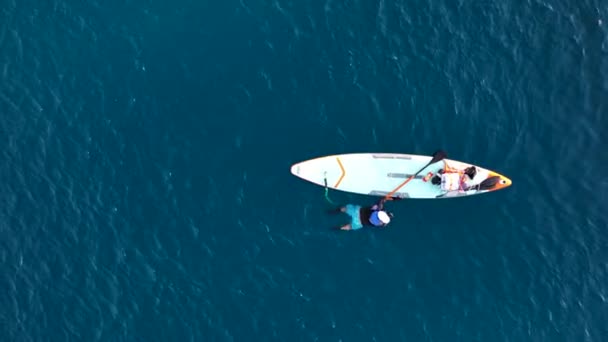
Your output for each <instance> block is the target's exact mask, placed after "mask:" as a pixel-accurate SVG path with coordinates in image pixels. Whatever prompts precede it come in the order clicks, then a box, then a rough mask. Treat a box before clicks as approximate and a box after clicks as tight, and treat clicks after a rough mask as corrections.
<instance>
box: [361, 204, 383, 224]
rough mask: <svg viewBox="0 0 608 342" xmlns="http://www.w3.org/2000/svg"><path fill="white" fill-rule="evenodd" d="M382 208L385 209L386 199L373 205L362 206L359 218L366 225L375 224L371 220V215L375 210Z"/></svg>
mask: <svg viewBox="0 0 608 342" xmlns="http://www.w3.org/2000/svg"><path fill="white" fill-rule="evenodd" d="M382 209H384V200H380V201H378V203H376V204H374V205H372V206H371V207H362V208H361V210H360V211H359V218H360V219H361V224H362V225H364V226H374V224H372V223H371V222H370V221H369V218H370V216H372V213H373V212H374V211H376V210H382Z"/></svg>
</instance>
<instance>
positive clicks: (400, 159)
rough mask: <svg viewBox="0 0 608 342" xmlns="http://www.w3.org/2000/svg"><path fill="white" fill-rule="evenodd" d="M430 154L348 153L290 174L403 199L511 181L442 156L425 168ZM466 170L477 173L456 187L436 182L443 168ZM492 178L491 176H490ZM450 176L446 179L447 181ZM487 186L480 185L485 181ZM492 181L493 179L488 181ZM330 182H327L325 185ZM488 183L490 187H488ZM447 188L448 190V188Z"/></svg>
mask: <svg viewBox="0 0 608 342" xmlns="http://www.w3.org/2000/svg"><path fill="white" fill-rule="evenodd" d="M431 160H432V157H431V156H422V155H413V154H395V153H349V154H337V155H330V156H324V157H319V158H314V159H310V160H305V161H302V162H299V163H296V164H293V165H292V166H291V173H292V174H293V175H294V176H297V177H299V178H301V179H303V180H306V181H309V182H311V183H314V184H317V185H320V186H325V185H327V187H328V188H330V189H334V190H340V191H346V192H351V193H356V194H362V195H370V196H386V195H388V194H391V196H392V197H400V198H453V197H461V196H470V195H478V194H482V193H486V192H491V191H496V190H500V189H504V188H506V187H509V186H510V185H511V180H510V179H509V178H507V177H505V176H503V175H501V174H498V173H496V172H494V171H491V170H488V169H485V168H482V167H479V166H477V165H472V164H467V163H463V162H460V161H456V160H451V159H443V160H440V161H438V162H436V163H433V164H431V165H429V166H427V167H426V168H424V170H422V171H421V172H420V173H419V174H418V175H417V176H416V177H415V178H412V179H410V181H409V182H407V183H406V184H405V185H403V183H404V182H405V181H406V180H407V179H409V178H411V176H412V175H414V174H415V173H416V172H418V171H419V170H420V169H421V168H422V167H424V166H425V165H426V164H428V163H429V162H430V161H431ZM446 166H447V170H451V171H454V170H456V171H458V170H460V171H463V170H464V169H466V168H467V167H470V166H475V168H476V171H477V173H476V175H475V177H473V179H471V178H470V177H468V176H464V177H463V178H461V179H462V183H460V184H459V185H457V186H456V188H457V189H455V188H450V187H448V186H445V184H444V186H443V187H442V185H441V184H433V182H432V178H433V177H435V176H438V177H441V176H442V175H441V174H440V173H439V171H440V170H446ZM489 178H492V179H489ZM445 179H447V178H444V180H445ZM484 180H485V181H486V182H485V183H483V184H484V186H481V187H480V184H482V182H484ZM489 181H490V182H489ZM326 183H327V184H326ZM487 183H490V184H491V186H490V187H488V186H487ZM445 188H448V189H449V190H447V189H445Z"/></svg>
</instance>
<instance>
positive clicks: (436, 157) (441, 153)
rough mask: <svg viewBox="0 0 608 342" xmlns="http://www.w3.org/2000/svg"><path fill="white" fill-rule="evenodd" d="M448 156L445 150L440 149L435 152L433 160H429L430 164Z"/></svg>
mask: <svg viewBox="0 0 608 342" xmlns="http://www.w3.org/2000/svg"><path fill="white" fill-rule="evenodd" d="M447 156H448V154H447V153H445V152H444V151H443V150H439V151H437V152H435V153H433V159H431V161H430V162H429V164H433V163H436V162H438V161H440V160H443V159H445V158H446V157H447Z"/></svg>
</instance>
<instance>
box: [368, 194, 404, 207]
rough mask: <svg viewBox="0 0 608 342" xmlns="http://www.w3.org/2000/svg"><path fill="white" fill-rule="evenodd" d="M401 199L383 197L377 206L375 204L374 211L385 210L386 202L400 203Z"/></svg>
mask: <svg viewBox="0 0 608 342" xmlns="http://www.w3.org/2000/svg"><path fill="white" fill-rule="evenodd" d="M400 199H401V197H389V198H384V197H382V198H381V199H380V200H379V201H378V202H376V204H374V205H373V206H372V210H384V202H386V201H399V200H400Z"/></svg>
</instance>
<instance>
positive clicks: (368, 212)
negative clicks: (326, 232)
mask: <svg viewBox="0 0 608 342" xmlns="http://www.w3.org/2000/svg"><path fill="white" fill-rule="evenodd" d="M400 199H401V198H398V197H396V198H388V199H386V198H382V199H380V200H379V201H378V202H376V203H375V204H374V205H372V206H368V207H362V206H360V205H355V204H347V205H345V206H342V207H339V208H337V209H334V210H332V211H331V213H345V214H347V215H348V216H350V223H347V224H345V225H343V226H341V227H340V229H341V230H357V229H361V228H363V227H365V226H368V227H386V226H387V225H388V224H389V223H390V222H391V218H392V217H393V213H391V212H388V211H386V210H384V202H386V201H387V200H389V201H392V200H400Z"/></svg>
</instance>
